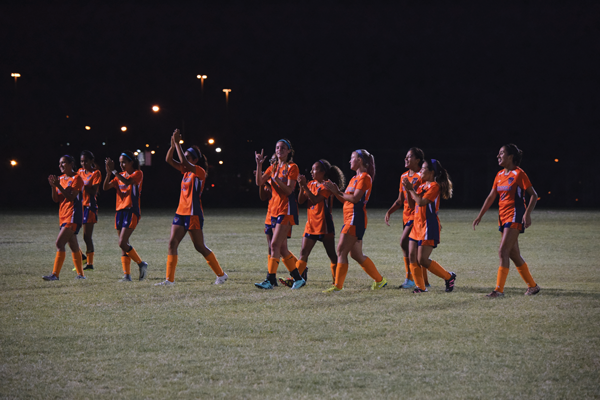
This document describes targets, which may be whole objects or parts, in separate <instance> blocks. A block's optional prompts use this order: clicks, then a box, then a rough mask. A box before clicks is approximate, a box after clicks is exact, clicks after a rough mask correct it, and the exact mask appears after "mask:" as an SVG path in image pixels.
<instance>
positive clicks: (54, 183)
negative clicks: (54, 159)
mask: <svg viewBox="0 0 600 400" xmlns="http://www.w3.org/2000/svg"><path fill="white" fill-rule="evenodd" d="M57 182H58V178H57V177H56V175H50V176H49V177H48V183H49V184H50V186H52V187H56V186H57Z"/></svg>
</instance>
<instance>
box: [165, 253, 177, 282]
mask: <svg viewBox="0 0 600 400" xmlns="http://www.w3.org/2000/svg"><path fill="white" fill-rule="evenodd" d="M178 258H179V257H177V255H174V256H171V255H168V256H167V280H168V281H169V282H175V269H176V268H177V259H178Z"/></svg>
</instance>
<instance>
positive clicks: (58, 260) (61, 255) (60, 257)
mask: <svg viewBox="0 0 600 400" xmlns="http://www.w3.org/2000/svg"><path fill="white" fill-rule="evenodd" d="M66 256H67V253H65V252H64V251H57V252H56V256H54V268H53V269H52V273H53V274H54V275H56V276H58V275H59V274H60V270H61V269H62V266H63V263H64V262H65V257H66Z"/></svg>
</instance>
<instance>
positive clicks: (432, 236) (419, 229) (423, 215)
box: [410, 182, 441, 243]
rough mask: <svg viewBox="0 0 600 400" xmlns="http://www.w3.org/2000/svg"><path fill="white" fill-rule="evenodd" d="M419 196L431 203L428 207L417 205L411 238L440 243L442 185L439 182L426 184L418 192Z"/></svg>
mask: <svg viewBox="0 0 600 400" xmlns="http://www.w3.org/2000/svg"><path fill="white" fill-rule="evenodd" d="M416 192H417V194H419V195H421V197H422V198H423V199H427V200H429V201H430V202H431V203H429V204H427V205H426V206H419V205H417V204H415V219H414V221H415V222H414V223H413V228H412V230H411V231H410V238H411V239H414V240H434V241H436V242H437V243H439V241H440V230H441V225H440V219H439V218H438V211H439V209H440V185H438V184H437V182H425V183H423V184H421V186H419V188H418V189H417V190H416Z"/></svg>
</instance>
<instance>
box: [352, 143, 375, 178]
mask: <svg viewBox="0 0 600 400" xmlns="http://www.w3.org/2000/svg"><path fill="white" fill-rule="evenodd" d="M356 154H358V156H359V157H360V158H361V159H362V162H363V165H364V166H365V168H366V169H367V174H369V175H370V176H371V181H373V182H374V181H375V156H373V154H371V153H369V152H368V151H367V150H365V149H359V150H356Z"/></svg>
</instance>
